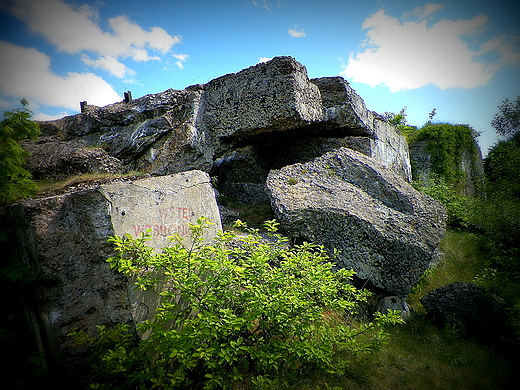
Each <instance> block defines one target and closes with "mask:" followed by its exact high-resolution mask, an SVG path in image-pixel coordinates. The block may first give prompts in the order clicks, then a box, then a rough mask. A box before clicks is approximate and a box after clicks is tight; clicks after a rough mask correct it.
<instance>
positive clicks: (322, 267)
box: [75, 219, 401, 389]
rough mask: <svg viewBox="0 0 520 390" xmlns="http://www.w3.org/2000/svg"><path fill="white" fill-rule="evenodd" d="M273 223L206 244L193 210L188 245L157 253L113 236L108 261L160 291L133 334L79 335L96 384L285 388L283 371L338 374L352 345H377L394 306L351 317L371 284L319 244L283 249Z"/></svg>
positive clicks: (123, 330)
mask: <svg viewBox="0 0 520 390" xmlns="http://www.w3.org/2000/svg"><path fill="white" fill-rule="evenodd" d="M237 223H238V225H239V226H242V224H241V223H240V222H239V221H237ZM276 225H277V224H276V223H275V222H274V221H269V222H266V225H265V226H266V229H267V230H268V231H269V235H270V239H269V240H265V239H262V238H261V237H260V234H259V231H258V230H257V229H249V228H246V229H247V232H248V234H246V235H238V234H236V233H233V232H221V233H220V234H219V235H218V237H217V238H216V241H215V243H214V244H212V245H208V244H204V235H205V231H206V229H207V227H208V226H209V224H208V221H207V220H205V219H199V221H198V223H197V224H194V225H192V226H191V232H192V238H191V240H192V242H193V243H192V244H191V245H189V246H188V247H187V246H185V243H184V242H183V240H182V239H181V238H180V237H178V236H174V237H172V238H171V242H172V245H171V246H170V247H167V248H164V249H163V252H162V253H157V252H154V251H153V250H152V249H151V248H149V247H147V246H146V240H147V237H146V236H143V237H140V238H132V237H130V236H128V235H125V236H124V237H117V236H116V237H113V238H111V239H110V241H111V242H112V243H113V244H114V245H115V248H116V250H117V255H116V256H114V257H111V258H110V259H108V261H109V262H110V264H111V266H112V268H114V269H116V270H117V271H119V272H122V273H124V274H125V275H128V276H130V277H132V278H134V280H135V283H136V285H137V287H138V288H140V289H154V290H155V291H157V292H158V293H159V294H160V295H161V296H162V302H161V303H160V306H159V307H158V309H157V310H156V313H155V318H154V319H153V320H147V321H145V322H144V323H141V324H139V325H138V328H139V332H141V333H143V334H146V335H147V337H146V338H144V339H142V340H140V341H138V342H137V343H134V342H133V340H132V338H131V337H130V335H129V334H128V330H129V328H128V326H126V325H120V326H119V327H118V328H117V329H106V328H101V329H100V335H99V336H98V337H91V336H88V335H86V334H85V333H82V332H78V333H76V334H75V335H76V336H77V337H79V338H83V340H84V341H88V342H91V343H93V344H94V345H96V346H97V347H98V353H99V359H98V364H97V367H95V369H96V376H95V381H96V383H97V385H95V386H97V387H96V388H107V387H104V385H107V386H114V385H115V384H117V386H120V387H118V388H122V389H126V388H146V389H156V388H157V389H162V388H187V387H188V386H189V388H205V389H211V388H226V387H230V386H231V385H232V384H233V383H237V382H239V383H240V382H242V381H245V380H249V381H250V382H251V383H253V384H254V385H256V386H264V385H268V386H275V387H277V388H282V387H283V385H284V383H281V382H283V380H282V379H281V378H285V379H284V380H290V378H292V377H294V376H295V375H296V374H297V373H302V372H305V370H307V369H320V370H324V371H326V372H328V373H337V374H341V373H343V372H344V371H345V369H346V368H347V367H348V366H349V363H350V361H351V358H352V357H353V356H356V355H359V354H362V353H365V352H371V351H375V350H377V349H378V348H379V347H380V346H381V345H382V343H384V342H385V341H386V339H387V336H388V334H387V333H386V332H385V331H384V327H385V326H386V325H388V324H394V323H398V322H401V320H400V319H399V316H398V315H397V314H396V313H390V314H387V315H380V314H379V313H378V314H377V315H376V316H375V318H374V320H373V322H369V323H358V322H357V321H355V319H354V318H353V315H354V314H355V313H356V309H357V307H358V303H360V302H363V301H365V300H366V298H367V293H366V292H364V291H360V290H357V289H356V288H355V287H354V286H353V285H352V284H351V278H352V275H353V271H348V270H345V269H342V270H337V271H335V270H333V264H332V263H330V262H329V258H328V256H327V255H326V254H325V252H324V249H323V248H322V247H319V246H316V245H313V244H310V243H304V244H302V245H297V246H294V247H290V248H289V247H288V243H287V239H286V238H284V237H282V236H281V235H279V234H277V233H276ZM158 275H161V277H158ZM134 344H135V345H134ZM110 388H112V387H110Z"/></svg>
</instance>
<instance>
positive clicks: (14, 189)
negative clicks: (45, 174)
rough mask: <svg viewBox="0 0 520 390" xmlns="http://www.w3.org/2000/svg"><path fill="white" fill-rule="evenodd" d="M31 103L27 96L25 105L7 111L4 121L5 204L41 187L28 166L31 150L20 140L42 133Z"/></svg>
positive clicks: (0, 176) (0, 174)
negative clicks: (34, 179)
mask: <svg viewBox="0 0 520 390" xmlns="http://www.w3.org/2000/svg"><path fill="white" fill-rule="evenodd" d="M27 104H28V103H27V101H26V100H25V99H23V100H22V108H17V109H14V110H12V111H6V112H5V113H4V119H3V120H2V121H1V122H0V194H1V199H0V200H1V201H3V203H4V204H6V203H11V202H13V201H15V200H17V199H20V198H25V197H28V196H31V195H34V194H35V193H36V192H37V190H38V187H37V186H36V184H35V183H34V182H33V181H32V180H31V174H30V173H29V172H27V171H26V170H25V169H24V165H25V159H26V157H27V156H28V152H27V151H26V150H24V149H23V148H22V147H21V146H20V144H19V143H18V141H20V140H23V139H26V138H36V137H37V136H38V135H39V134H40V127H39V126H38V124H37V123H36V122H34V121H32V120H31V117H32V112H31V111H30V110H29V109H27V107H26V106H27Z"/></svg>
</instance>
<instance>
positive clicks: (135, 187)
mask: <svg viewBox="0 0 520 390" xmlns="http://www.w3.org/2000/svg"><path fill="white" fill-rule="evenodd" d="M10 214H11V216H12V220H13V224H14V226H15V232H16V237H17V242H18V243H19V245H18V255H19V259H20V260H21V261H23V262H25V263H26V264H28V265H29V266H30V268H31V270H32V273H33V275H34V284H33V294H32V295H33V299H34V302H35V306H34V307H33V308H31V309H32V310H33V311H34V313H35V318H37V319H38V327H37V329H35V332H36V333H39V334H40V335H41V338H42V339H43V340H45V342H46V344H47V345H48V346H49V348H47V349H46V350H45V351H44V352H45V354H46V357H47V359H48V360H49V361H50V362H52V363H54V364H55V365H57V366H58V369H62V370H63V369H66V370H65V371H67V370H68V371H70V372H72V373H75V374H77V373H78V372H81V369H80V367H81V366H82V365H83V364H85V359H88V358H89V355H88V354H86V355H85V354H84V351H83V350H82V349H80V348H78V347H76V346H74V344H73V340H72V339H71V338H70V337H67V334H68V333H69V332H70V331H72V330H73V329H75V328H82V329H87V330H90V331H94V330H95V329H96V326H97V325H114V324H116V323H130V324H135V323H136V322H140V321H143V320H144V319H146V318H150V317H151V315H152V314H153V311H154V309H155V307H154V305H155V303H156V302H157V299H156V298H157V297H156V296H153V295H148V296H143V295H140V294H137V293H136V292H135V291H134V290H133V288H132V286H130V285H129V281H128V280H127V279H126V278H124V277H122V276H121V275H119V274H116V273H114V272H113V271H112V270H111V269H110V267H109V265H108V263H106V259H107V258H108V257H109V256H111V255H112V254H113V251H112V248H111V246H110V244H109V243H108V242H107V238H108V237H110V236H112V235H114V234H117V235H123V234H125V233H129V234H131V235H132V236H139V235H140V234H142V233H144V232H145V231H146V230H148V229H150V231H151V237H150V241H149V245H151V246H153V247H155V248H161V247H163V246H166V245H167V236H168V235H171V234H174V233H179V234H180V235H181V236H186V235H187V234H188V223H189V222H195V221H196V220H197V218H198V217H200V216H205V217H207V218H209V219H210V220H212V221H213V222H214V223H215V225H214V227H213V228H212V229H211V230H210V231H209V235H208V237H214V235H215V232H216V230H217V229H221V224H220V217H219V211H218V207H217V204H216V200H215V196H214V191H213V188H212V187H211V184H210V179H209V176H208V175H207V174H206V173H204V172H201V171H190V172H184V173H181V174H177V175H172V176H164V177H154V178H145V179H141V180H118V181H115V182H113V183H110V184H103V185H93V186H91V187H90V188H87V189H84V190H82V191H78V192H72V193H67V194H63V195H58V196H52V197H48V198H42V199H30V200H25V201H22V202H20V203H18V204H16V205H13V206H12V207H11V208H10ZM51 366H52V364H51ZM78 370H79V371H78Z"/></svg>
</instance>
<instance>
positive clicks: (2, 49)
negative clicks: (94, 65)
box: [0, 41, 121, 111]
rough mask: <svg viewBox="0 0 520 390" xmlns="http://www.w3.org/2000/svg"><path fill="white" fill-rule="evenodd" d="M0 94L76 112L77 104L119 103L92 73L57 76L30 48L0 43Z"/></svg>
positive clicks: (99, 78)
mask: <svg viewBox="0 0 520 390" xmlns="http://www.w3.org/2000/svg"><path fill="white" fill-rule="evenodd" d="M0 53H2V61H0V74H2V77H0V91H2V93H3V94H4V95H6V96H11V97H14V98H17V99H21V98H26V99H27V100H28V101H29V102H36V103H37V104H38V105H47V106H53V107H63V108H64V109H71V110H74V111H79V102H80V101H84V100H86V101H88V103H89V104H94V105H98V106H105V105H107V104H110V103H114V102H116V101H119V100H121V98H120V96H119V95H118V94H117V93H116V91H114V89H113V88H112V87H111V86H110V85H109V84H108V83H107V82H106V81H104V80H103V79H102V78H101V77H99V76H97V75H95V74H93V73H85V74H79V73H75V72H69V73H68V74H67V75H65V76H58V75H56V74H54V73H53V72H52V71H51V69H50V64H51V61H50V58H49V57H48V56H47V55H45V54H44V53H41V52H39V51H38V50H36V49H33V48H26V47H21V46H16V45H13V44H11V43H7V42H4V41H0Z"/></svg>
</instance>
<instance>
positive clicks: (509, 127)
mask: <svg viewBox="0 0 520 390" xmlns="http://www.w3.org/2000/svg"><path fill="white" fill-rule="evenodd" d="M498 110H499V111H498V112H497V113H496V114H495V116H494V117H493V120H492V121H491V126H493V127H494V128H495V130H496V132H497V133H498V134H499V135H502V136H504V137H506V139H509V138H512V137H513V136H514V135H515V134H518V133H519V132H520V96H517V97H516V100H515V101H513V102H512V101H510V100H509V99H506V100H504V101H503V102H502V104H501V105H500V106H498Z"/></svg>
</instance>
